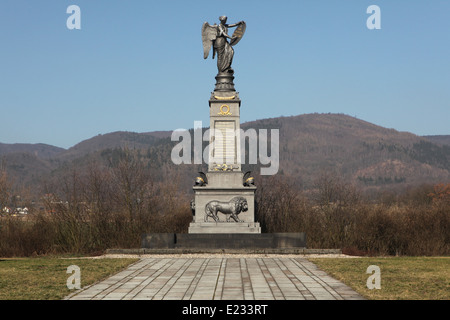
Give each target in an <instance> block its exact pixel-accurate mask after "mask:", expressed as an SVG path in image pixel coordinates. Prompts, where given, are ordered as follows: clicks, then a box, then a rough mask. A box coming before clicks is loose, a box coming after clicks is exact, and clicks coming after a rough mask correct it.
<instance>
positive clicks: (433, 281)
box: [309, 257, 450, 300]
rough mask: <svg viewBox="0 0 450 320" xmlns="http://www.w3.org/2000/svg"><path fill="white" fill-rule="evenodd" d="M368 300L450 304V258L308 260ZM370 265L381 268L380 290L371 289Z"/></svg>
mask: <svg viewBox="0 0 450 320" xmlns="http://www.w3.org/2000/svg"><path fill="white" fill-rule="evenodd" d="M309 260H311V261H312V262H314V263H315V264H317V265H318V266H319V267H320V268H321V269H322V270H324V271H326V272H327V273H328V274H329V275H331V276H333V277H334V278H336V279H338V280H341V281H342V282H344V283H345V284H347V285H348V286H350V287H352V288H353V289H354V290H356V291H357V292H358V293H360V294H361V295H363V296H364V297H366V298H368V299H375V300H449V299H450V257H385V258H357V259H321V258H314V259H309ZM370 265H376V266H378V267H380V273H381V289H372V290H370V289H368V288H367V285H366V281H367V279H368V277H369V276H370V274H366V270H367V268H368V267H369V266H370Z"/></svg>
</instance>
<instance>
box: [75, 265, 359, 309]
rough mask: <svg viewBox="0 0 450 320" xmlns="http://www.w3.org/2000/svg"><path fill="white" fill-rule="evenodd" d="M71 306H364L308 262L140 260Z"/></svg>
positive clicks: (82, 294)
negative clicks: (215, 302)
mask: <svg viewBox="0 0 450 320" xmlns="http://www.w3.org/2000/svg"><path fill="white" fill-rule="evenodd" d="M66 299H68V300H122V299H124V300H140V299H145V300H355V299H356V300H360V299H363V297H362V296H360V295H359V294H358V293H357V292H355V291H354V290H352V289H351V288H350V287H348V286H347V285H345V284H343V283H342V282H340V281H338V280H336V279H334V278H332V277H330V276H329V275H328V274H326V273H325V272H324V271H322V270H320V269H319V268H318V267H317V266H316V265H315V264H313V263H312V262H310V261H308V260H307V259H304V258H287V257H286V258H284V257H251V258H223V257H217V258H216V257H214V258H184V257H177V258H159V257H152V258H141V259H140V260H139V261H138V262H136V263H135V264H133V265H131V266H129V267H128V268H127V269H126V270H123V271H122V272H119V273H117V274H115V275H113V276H111V277H109V278H108V279H106V280H104V281H101V282H99V283H97V284H94V285H92V286H90V287H87V288H83V289H81V290H79V291H77V292H75V293H74V294H72V295H70V296H68V297H67V298H66Z"/></svg>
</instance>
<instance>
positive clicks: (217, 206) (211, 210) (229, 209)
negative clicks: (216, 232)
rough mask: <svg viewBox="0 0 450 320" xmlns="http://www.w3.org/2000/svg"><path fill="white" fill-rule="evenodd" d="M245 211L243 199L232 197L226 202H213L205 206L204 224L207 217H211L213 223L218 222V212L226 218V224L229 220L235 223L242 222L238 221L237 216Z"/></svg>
mask: <svg viewBox="0 0 450 320" xmlns="http://www.w3.org/2000/svg"><path fill="white" fill-rule="evenodd" d="M247 210H248V204H247V200H246V199H245V198H243V197H234V198H233V199H231V200H230V201H228V202H220V201H217V200H213V201H210V202H208V203H207V204H206V206H205V213H206V214H205V222H207V221H208V217H212V218H213V219H214V221H215V222H219V221H220V220H219V217H218V216H217V213H218V212H222V213H223V214H225V215H226V216H227V222H230V218H233V220H234V221H236V222H243V221H242V220H240V219H239V217H238V214H239V213H241V212H242V211H244V212H245V211H247Z"/></svg>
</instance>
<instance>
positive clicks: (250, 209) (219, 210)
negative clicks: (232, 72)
mask: <svg viewBox="0 0 450 320" xmlns="http://www.w3.org/2000/svg"><path fill="white" fill-rule="evenodd" d="M216 79H217V81H218V84H219V83H220V85H218V84H216V90H215V91H214V92H213V93H212V94H211V98H210V99H209V108H210V129H211V130H210V149H209V161H208V172H207V173H206V174H205V175H204V179H203V178H202V179H200V178H197V179H198V180H199V181H203V183H200V184H197V185H196V186H194V187H193V189H194V194H195V196H194V206H195V214H194V217H193V221H192V223H191V224H190V226H189V230H188V232H189V233H200V234H201V233H205V234H206V233H208V234H211V233H218V234H224V233H230V234H245V233H249V234H253V233H261V228H260V226H259V223H257V222H255V191H256V187H255V186H254V185H252V184H248V183H246V181H244V173H243V172H242V171H241V145H240V123H239V117H240V106H241V100H240V99H239V94H238V93H237V92H236V91H234V87H232V86H231V85H232V82H230V79H231V78H230V76H226V77H223V79H222V78H221V77H220V75H218V76H217V77H216ZM227 81H228V83H229V84H230V87H229V89H228V90H227V88H228V87H226V86H225V83H227ZM218 87H219V88H220V90H219V89H218Z"/></svg>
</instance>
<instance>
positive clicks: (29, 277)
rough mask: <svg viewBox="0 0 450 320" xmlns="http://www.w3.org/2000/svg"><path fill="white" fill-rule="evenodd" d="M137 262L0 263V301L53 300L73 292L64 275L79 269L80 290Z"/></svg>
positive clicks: (37, 260)
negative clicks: (74, 268)
mask: <svg viewBox="0 0 450 320" xmlns="http://www.w3.org/2000/svg"><path fill="white" fill-rule="evenodd" d="M137 260H138V259H67V258H60V257H45V258H16V259H0V300H56V299H62V298H64V297H65V296H67V295H69V294H70V293H72V292H74V290H69V289H68V288H67V279H68V278H69V277H70V276H71V274H68V273H66V272H67V268H68V267H69V266H71V265H76V266H78V267H80V275H81V277H80V278H81V287H82V288H83V287H85V286H88V285H90V284H92V283H94V282H97V281H99V280H102V279H105V278H107V277H108V276H110V275H112V274H114V273H117V272H119V271H120V270H123V269H124V268H125V267H127V266H128V265H130V264H131V263H133V262H135V261H137Z"/></svg>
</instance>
